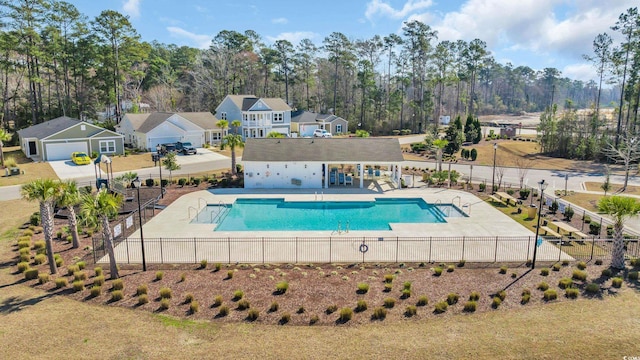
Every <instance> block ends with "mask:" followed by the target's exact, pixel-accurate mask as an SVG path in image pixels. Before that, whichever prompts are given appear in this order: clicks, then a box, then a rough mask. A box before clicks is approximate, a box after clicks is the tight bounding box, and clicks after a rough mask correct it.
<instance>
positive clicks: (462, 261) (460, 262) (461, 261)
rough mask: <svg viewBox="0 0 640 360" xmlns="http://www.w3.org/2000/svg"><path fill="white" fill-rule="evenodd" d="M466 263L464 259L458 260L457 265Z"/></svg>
mask: <svg viewBox="0 0 640 360" xmlns="http://www.w3.org/2000/svg"><path fill="white" fill-rule="evenodd" d="M465 263H466V261H465V260H460V261H458V267H464V264H465Z"/></svg>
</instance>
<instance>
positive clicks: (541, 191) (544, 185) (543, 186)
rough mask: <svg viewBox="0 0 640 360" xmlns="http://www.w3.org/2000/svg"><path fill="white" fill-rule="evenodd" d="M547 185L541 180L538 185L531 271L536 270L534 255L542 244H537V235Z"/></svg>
mask: <svg viewBox="0 0 640 360" xmlns="http://www.w3.org/2000/svg"><path fill="white" fill-rule="evenodd" d="M547 185H549V184H547V183H546V182H544V179H542V181H540V182H539V183H538V186H539V187H540V207H539V208H538V226H536V239H535V243H534V246H533V261H532V263H531V269H532V270H533V269H535V268H536V255H537V253H538V246H539V245H541V244H542V242H541V241H540V244H539V243H538V242H539V240H538V235H539V234H540V218H541V217H542V202H543V201H544V189H546V188H547Z"/></svg>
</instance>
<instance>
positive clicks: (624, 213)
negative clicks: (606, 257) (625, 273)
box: [598, 196, 640, 269]
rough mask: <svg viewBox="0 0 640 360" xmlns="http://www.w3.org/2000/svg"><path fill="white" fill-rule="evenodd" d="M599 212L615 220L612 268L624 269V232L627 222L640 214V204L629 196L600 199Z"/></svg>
mask: <svg viewBox="0 0 640 360" xmlns="http://www.w3.org/2000/svg"><path fill="white" fill-rule="evenodd" d="M598 210H599V211H601V212H603V213H606V214H608V215H609V216H611V217H612V218H613V252H612V253H611V267H613V268H616V269H624V241H623V236H622V231H623V230H624V223H625V221H626V220H627V219H628V218H630V217H632V216H635V215H638V214H640V202H638V200H636V199H634V198H631V197H627V196H608V197H604V198H602V199H600V201H599V202H598Z"/></svg>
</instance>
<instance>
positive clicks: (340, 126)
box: [336, 124, 342, 134]
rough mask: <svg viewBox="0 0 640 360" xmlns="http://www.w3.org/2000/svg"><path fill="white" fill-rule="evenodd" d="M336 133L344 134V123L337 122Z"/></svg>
mask: <svg viewBox="0 0 640 360" xmlns="http://www.w3.org/2000/svg"><path fill="white" fill-rule="evenodd" d="M336 134H342V124H336Z"/></svg>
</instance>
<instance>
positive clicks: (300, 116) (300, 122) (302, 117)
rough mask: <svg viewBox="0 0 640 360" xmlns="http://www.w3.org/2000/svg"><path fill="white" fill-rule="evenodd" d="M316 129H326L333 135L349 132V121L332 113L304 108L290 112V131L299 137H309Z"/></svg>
mask: <svg viewBox="0 0 640 360" xmlns="http://www.w3.org/2000/svg"><path fill="white" fill-rule="evenodd" d="M316 129H324V130H327V131H328V132H330V133H332V134H333V135H340V134H345V133H347V132H349V122H348V121H347V120H345V119H343V118H341V117H340V116H336V115H332V114H319V113H314V112H311V111H306V110H297V111H294V112H292V113H291V132H292V133H298V136H301V137H311V136H313V131H314V130H316Z"/></svg>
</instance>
